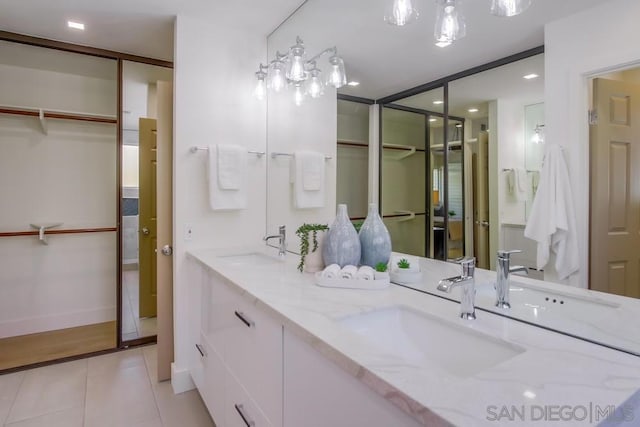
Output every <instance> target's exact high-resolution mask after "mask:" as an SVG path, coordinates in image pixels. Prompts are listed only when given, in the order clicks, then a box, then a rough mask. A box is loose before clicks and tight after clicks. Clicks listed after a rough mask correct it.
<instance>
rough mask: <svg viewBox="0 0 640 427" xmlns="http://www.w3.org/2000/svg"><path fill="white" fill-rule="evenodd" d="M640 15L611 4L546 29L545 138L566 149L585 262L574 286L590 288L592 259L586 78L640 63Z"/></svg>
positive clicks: (617, 0) (622, 1) (621, 3)
mask: <svg viewBox="0 0 640 427" xmlns="http://www.w3.org/2000/svg"><path fill="white" fill-rule="evenodd" d="M638 16H640V2H638V1H637V0H612V1H609V2H606V3H605V4H603V5H600V6H598V7H595V8H593V9H589V10H586V11H584V12H582V13H578V14H575V15H573V16H570V17H568V18H565V19H562V20H560V21H556V22H553V23H550V24H548V25H547V26H546V28H545V107H546V122H547V123H546V128H545V131H546V137H547V142H549V143H556V144H560V145H562V146H563V147H564V148H565V157H566V159H567V163H568V167H569V174H570V177H571V186H572V188H573V196H574V197H573V198H574V203H575V206H576V213H577V215H578V218H577V230H578V231H577V234H578V246H579V250H580V259H581V263H580V274H578V275H575V276H574V277H572V278H571V281H570V282H571V284H572V285H574V286H581V287H586V286H587V274H588V273H587V272H588V260H589V247H588V243H589V242H588V238H589V218H588V215H587V214H586V213H587V212H589V128H588V121H587V109H588V93H589V92H588V85H587V78H588V77H589V76H592V75H594V74H600V73H603V72H607V71H610V70H611V69H612V67H613V68H616V67H622V66H626V65H630V64H634V63H638V62H639V61H640V43H637V41H638V40H640V26H639V25H638V22H637V21H638V19H637V18H638ZM545 277H546V276H545Z"/></svg>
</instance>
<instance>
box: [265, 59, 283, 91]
mask: <svg viewBox="0 0 640 427" xmlns="http://www.w3.org/2000/svg"><path fill="white" fill-rule="evenodd" d="M267 79H268V80H267V86H268V87H269V88H270V89H272V90H273V91H274V92H280V91H281V90H282V89H284V88H285V87H286V86H287V80H286V77H285V64H284V62H282V61H274V62H273V63H272V64H271V65H270V66H269V74H268V77H267Z"/></svg>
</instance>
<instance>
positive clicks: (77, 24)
mask: <svg viewBox="0 0 640 427" xmlns="http://www.w3.org/2000/svg"><path fill="white" fill-rule="evenodd" d="M67 27H69V28H73V29H74V30H81V31H84V24H83V23H82V22H75V21H67Z"/></svg>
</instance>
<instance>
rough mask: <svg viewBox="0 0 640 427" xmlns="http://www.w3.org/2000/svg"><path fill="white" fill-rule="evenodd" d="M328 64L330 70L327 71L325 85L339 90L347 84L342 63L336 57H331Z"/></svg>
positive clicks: (340, 59)
mask: <svg viewBox="0 0 640 427" xmlns="http://www.w3.org/2000/svg"><path fill="white" fill-rule="evenodd" d="M329 64H330V66H331V69H330V70H329V75H328V79H327V83H328V84H330V85H331V86H333V87H335V88H336V89H339V88H341V87H342V86H344V85H346V84H347V73H346V71H345V68H344V61H343V60H342V58H340V57H339V56H338V55H333V56H332V57H331V58H329Z"/></svg>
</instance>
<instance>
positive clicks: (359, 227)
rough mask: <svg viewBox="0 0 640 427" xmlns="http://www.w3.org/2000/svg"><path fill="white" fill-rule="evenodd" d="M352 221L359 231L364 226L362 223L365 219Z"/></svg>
mask: <svg viewBox="0 0 640 427" xmlns="http://www.w3.org/2000/svg"><path fill="white" fill-rule="evenodd" d="M351 223H352V224H353V228H355V229H356V232H357V233H359V232H360V229H361V228H362V224H364V220H361V219H357V220H355V221H351Z"/></svg>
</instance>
